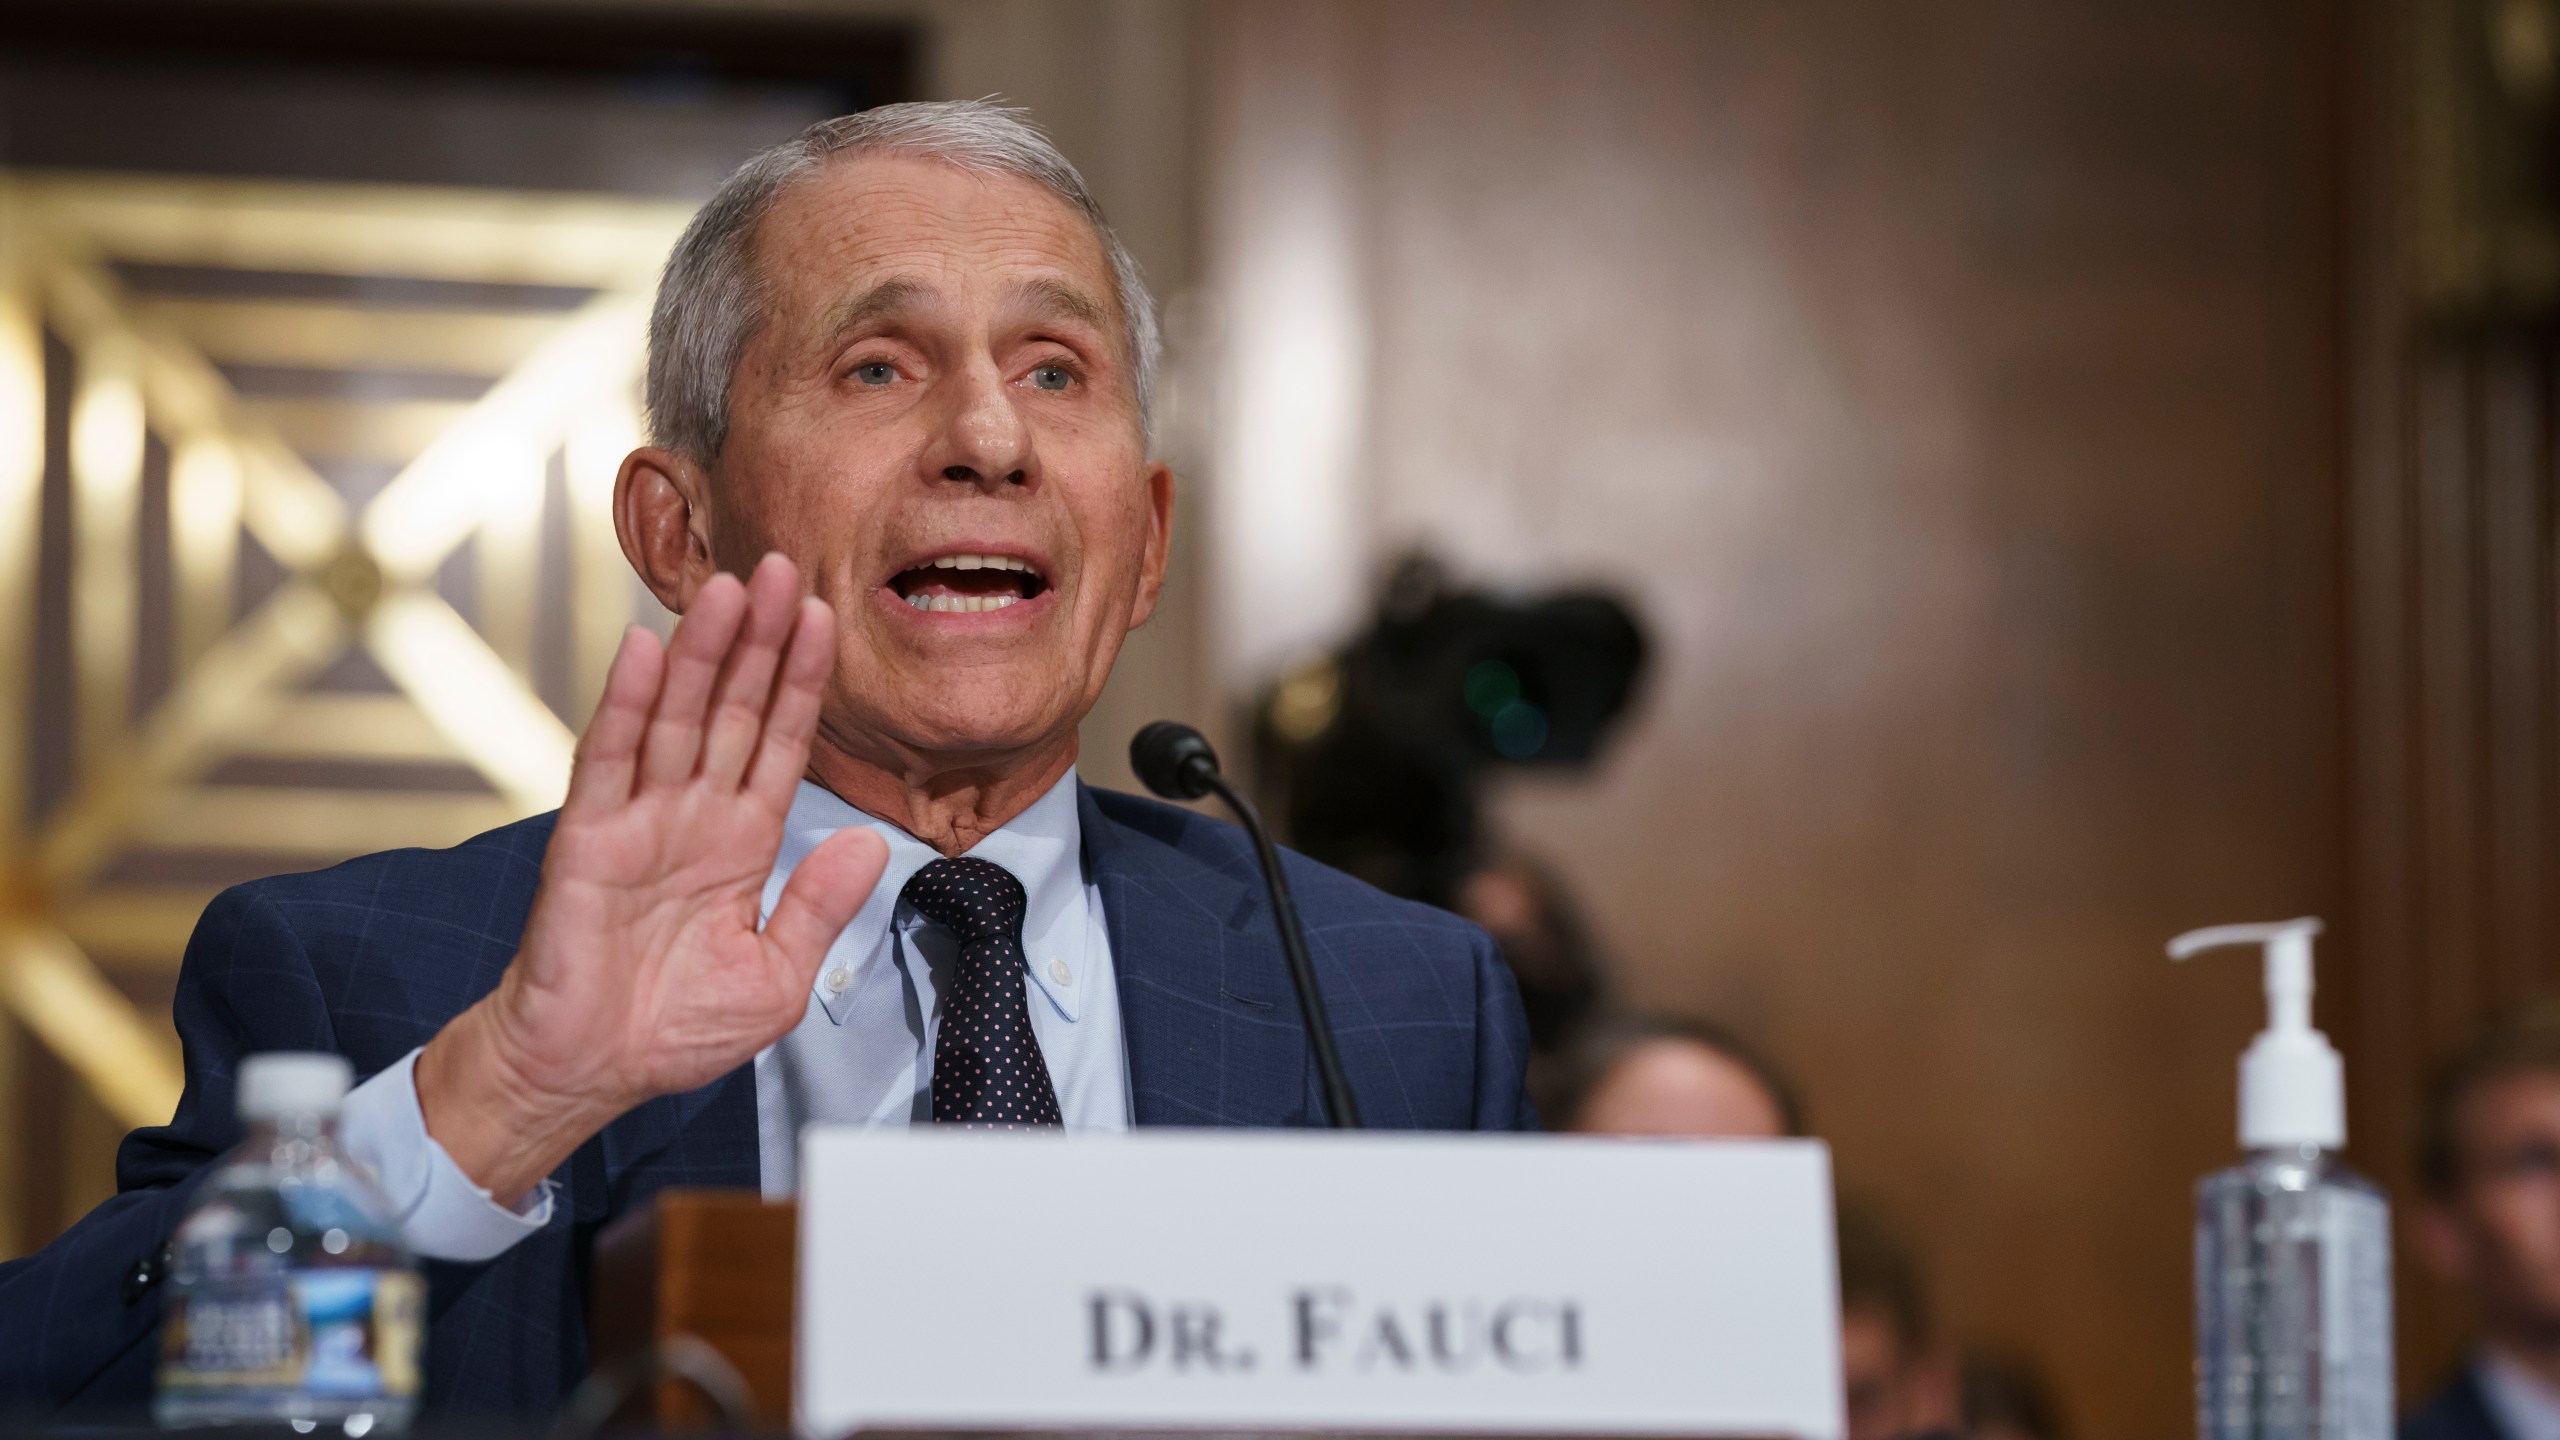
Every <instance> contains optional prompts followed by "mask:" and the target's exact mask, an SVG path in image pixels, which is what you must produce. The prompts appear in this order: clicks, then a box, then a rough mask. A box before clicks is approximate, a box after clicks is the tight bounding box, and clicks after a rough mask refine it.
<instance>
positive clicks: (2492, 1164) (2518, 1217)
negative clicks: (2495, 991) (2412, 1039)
mask: <svg viewBox="0 0 2560 1440" xmlns="http://www.w3.org/2000/svg"><path fill="white" fill-rule="evenodd" d="M2418 1167H2419V1179H2420V1181H2421V1183H2422V1184H2423V1185H2424V1187H2425V1198H2424V1200H2423V1201H2422V1202H2421V1203H2420V1205H2419V1206H2418V1208H2417V1210H2416V1212H2415V1214H2414V1216H2413V1220H2414V1224H2413V1226H2412V1238H2413V1239H2414V1240H2415V1241H2416V1244H2417V1249H2418V1253H2419V1255H2420V1256H2421V1257H2422V1258H2423V1259H2424V1260H2425V1261H2426V1262H2427V1264H2428V1265H2429V1267H2430V1268H2432V1269H2433V1270H2435V1271H2436V1272H2437V1273H2438V1274H2439V1275H2441V1276H2442V1277H2444V1278H2445V1279H2446V1280H2447V1281H2449V1282H2451V1283H2452V1284H2454V1285H2455V1286H2457V1287H2459V1288H2460V1289H2461V1290H2462V1291H2463V1292H2464V1293H2465V1294H2467V1295H2468V1296H2469V1297H2470V1300H2471V1303H2472V1306H2473V1308H2474V1311H2475V1313H2476V1316H2477V1323H2478V1326H2479V1342H2478V1344H2477V1345H2476V1347H2475V1348H2474V1349H2473V1351H2472V1353H2471V1356H2470V1358H2469V1360H2468V1361H2467V1362H2466V1363H2465V1364H2464V1365H2463V1367H2462V1369H2461V1370H2460V1371H2459V1372H2458V1373H2457V1374H2455V1376H2454V1377H2453V1378H2452V1380H2451V1381H2450V1382H2448V1383H2447V1384H2446V1385H2445V1386H2444V1388H2443V1389H2441V1390H2440V1391H2438V1392H2437V1393H2436V1394H2435V1395H2434V1396H2433V1397H2432V1398H2430V1399H2429V1400H2427V1401H2426V1402H2425V1403H2424V1404H2422V1405H2420V1406H2419V1407H2418V1408H2417V1409H2416V1410H2415V1411H2413V1412H2412V1413H2411V1414H2410V1415H2409V1417H2408V1419H2406V1420H2405V1421H2403V1422H2402V1424H2401V1428H2400V1434H2401V1437H2402V1440H2560V1010H2554V1009H2552V1008H2549V1007H2542V1008H2537V1009H2535V1010H2533V1011H2530V1012H2528V1013H2526V1014H2524V1015H2522V1016H2519V1017H2517V1018H2516V1019H2514V1020H2511V1021H2508V1022H2506V1023H2504V1024H2501V1025H2499V1026H2496V1027H2494V1028H2492V1029H2490V1030H2488V1031H2486V1032H2484V1033H2482V1034H2481V1035H2479V1036H2478V1037H2476V1038H2475V1039H2474V1040H2473V1041H2472V1042H2471V1043H2470V1044H2469V1045H2468V1046H2466V1047H2465V1048H2464V1049H2462V1050H2461V1051H2460V1052H2459V1053H2457V1054H2456V1055H2455V1056H2454V1057H2453V1058H2452V1060H2451V1061H2450V1062H2449V1063H2448V1064H2447V1065H2446V1066H2445V1068H2444V1069H2443V1071H2442V1072H2441V1073H2440V1074H2439V1075H2438V1076H2437V1077H2436V1080H2435V1083H2434V1084H2433V1086H2432V1087H2431V1088H2430V1090H2429V1093H2428V1095H2427V1099H2426V1104H2425V1107H2424V1109H2423V1110H2422V1112H2421V1114H2420V1118H2419V1154H2418Z"/></svg>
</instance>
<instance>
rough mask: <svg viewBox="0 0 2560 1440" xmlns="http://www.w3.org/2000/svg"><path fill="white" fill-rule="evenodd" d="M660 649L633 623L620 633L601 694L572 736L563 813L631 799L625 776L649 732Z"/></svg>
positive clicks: (663, 665) (661, 660)
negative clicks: (573, 752) (574, 746)
mask: <svg viewBox="0 0 2560 1440" xmlns="http://www.w3.org/2000/svg"><path fill="white" fill-rule="evenodd" d="M665 668H666V651H665V649H664V648H663V647H661V646H660V645H659V644H658V637H657V636H655V635H652V634H650V633H649V632H648V631H646V630H643V629H641V628H640V627H639V626H637V625H634V626H631V627H630V628H628V629H626V630H624V631H623V632H622V643H621V644H620V645H618V646H616V647H615V648H614V652H613V663H612V664H611V665H609V666H607V667H606V669H605V672H604V695H603V696H602V697H601V698H599V699H598V700H597V701H596V713H595V714H594V716H592V717H591V718H589V719H588V721H587V733H586V734H584V735H581V736H579V737H578V754H577V758H576V759H575V760H574V761H572V762H571V763H570V766H569V798H568V799H566V800H564V801H562V802H561V806H560V808H561V809H563V810H588V809H595V808H601V807H604V806H610V805H618V804H620V803H622V802H623V801H625V800H627V799H629V798H631V772H632V769H633V767H634V766H635V765H637V764H638V763H639V759H640V737H641V735H642V734H644V733H645V732H646V731H647V730H648V728H649V701H650V700H651V699H652V698H654V697H655V696H656V695H657V693H658V678H659V676H660V674H661V673H662V672H663V671H664V670H665Z"/></svg>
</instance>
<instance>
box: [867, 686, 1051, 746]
mask: <svg viewBox="0 0 2560 1440" xmlns="http://www.w3.org/2000/svg"><path fill="white" fill-rule="evenodd" d="M866 699H867V700H868V701H869V703H868V705H867V706H866V707H865V708H866V709H867V710H868V711H869V712H870V713H869V714H868V715H864V716H861V717H858V718H857V719H856V721H855V724H854V729H855V731H856V732H857V733H856V734H855V735H854V736H849V737H847V738H849V739H855V740H857V741H859V740H860V739H862V738H865V737H866V736H867V737H868V738H873V739H876V740H877V741H880V742H885V744H884V746H883V748H885V749H887V750H890V751H894V752H899V753H902V754H904V755H906V756H909V757H940V758H942V759H944V760H947V761H948V762H949V763H950V764H952V765H954V766H970V765H1011V764H1015V763H1028V764H1037V763H1038V761H1039V759H1040V757H1042V756H1044V755H1047V754H1050V753H1054V752H1055V751H1056V750H1057V749H1058V748H1059V746H1060V745H1061V744H1063V745H1065V746H1066V747H1067V748H1068V749H1069V750H1070V751H1072V749H1073V747H1074V745H1075V738H1076V722H1077V721H1078V720H1079V719H1080V718H1082V717H1081V716H1079V715H1076V714H1074V713H1072V712H1070V711H1067V710H1066V709H1065V708H1064V707H1060V706H1057V705H1052V704H1044V703H1039V702H1037V701H1032V700H1028V699H1026V697H1025V696H1024V695H1023V694H1022V692H1021V690H1020V689H1018V688H1014V687H1008V686H1004V685H985V684H962V685H957V686H953V687H951V688H950V689H948V690H940V691H932V690H929V691H928V693H925V694H915V695H910V696H908V697H906V699H907V703H904V704H901V703H900V697H898V696H896V695H894V694H892V695H886V696H883V695H879V694H877V693H875V694H873V695H871V696H868V697H866Z"/></svg>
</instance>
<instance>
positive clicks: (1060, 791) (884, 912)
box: [764, 766, 1089, 1020]
mask: <svg viewBox="0 0 2560 1440" xmlns="http://www.w3.org/2000/svg"><path fill="white" fill-rule="evenodd" d="M848 825H860V826H862V827H863V828H864V829H867V830H870V831H871V832H872V833H874V834H876V835H878V836H879V837H880V838H881V839H883V840H886V841H888V842H889V864H888V868H886V869H885V870H883V871H881V872H880V883H879V885H878V886H877V887H876V888H874V889H873V890H872V892H871V895H870V898H868V899H866V900H864V901H863V902H862V908H861V909H860V910H858V911H856V912H855V913H854V917H853V920H852V923H850V924H848V925H846V926H845V928H844V930H843V931H842V932H841V933H840V934H838V935H837V937H836V941H835V944H834V945H833V946H831V947H829V950H828V956H827V962H826V964H825V965H824V966H821V967H820V969H819V972H818V973H819V982H818V984H819V988H818V990H817V991H816V994H817V997H818V999H819V1001H820V1003H821V1004H827V1003H829V1002H836V1003H841V998H840V997H845V996H851V995H854V994H856V993H858V992H859V991H860V990H861V988H862V986H863V985H864V984H865V982H866V981H867V980H868V978H869V976H868V973H867V972H868V971H869V970H870V968H871V967H872V966H873V965H875V964H878V963H881V962H882V959H883V957H885V956H886V954H887V952H888V946H887V945H886V944H885V943H883V942H885V941H886V940H887V939H888V936H889V931H890V929H891V927H892V926H895V927H897V928H899V929H908V928H912V927H913V926H914V925H917V924H920V923H922V917H921V916H918V915H917V914H916V913H915V912H914V910H913V909H912V908H911V907H909V906H906V905H905V904H903V903H902V902H901V901H900V899H899V896H900V894H901V893H902V892H903V891H905V889H906V888H907V882H908V881H910V880H912V879H914V878H915V875H916V872H917V871H919V870H922V869H923V868H924V867H925V866H926V865H928V864H930V863H932V862H933V861H934V860H936V859H939V858H940V855H939V853H938V852H937V851H935V850H934V848H933V847H932V846H930V845H927V844H925V843H924V842H923V841H921V840H918V839H917V838H916V837H915V836H913V835H910V834H908V833H907V832H906V831H905V830H904V829H902V828H900V827H899V826H896V825H893V824H891V823H890V822H888V821H886V820H883V819H881V818H880V817H878V816H876V815H871V814H868V813H865V812H864V811H861V810H857V809H855V808H854V807H853V806H851V805H849V804H847V803H845V801H844V800H843V798H842V797H840V796H838V795H836V794H835V793H834V792H833V791H830V790H828V789H826V788H825V787H823V786H820V785H817V784H814V783H812V782H810V781H807V780H803V781H801V782H800V788H799V790H798V791H797V792H795V793H794V794H793V795H792V797H791V813H790V814H789V815H788V816H787V817H785V818H784V820H783V827H782V848H781V849H780V851H778V852H777V853H776V854H775V855H774V862H773V875H772V878H771V879H769V880H767V881H766V882H765V887H764V912H765V914H767V915H771V914H772V913H773V903H774V901H775V900H776V899H777V898H779V897H780V896H781V894H782V887H783V885H784V883H785V882H787V881H788V880H789V879H790V878H791V872H792V871H793V870H795V869H797V868H799V865H800V862H801V861H802V860H804V859H806V858H808V854H809V852H810V851H812V850H815V849H816V848H818V844H819V842H820V841H822V840H824V839H826V838H827V837H828V836H830V835H833V834H834V833H836V832H837V831H839V830H841V829H843V828H845V827H846V826H848ZM968 853H969V854H970V855H972V856H975V857H976V858H978V859H981V860H986V861H989V862H991V863H993V864H997V865H1001V866H1003V867H1004V868H1005V869H1007V870H1009V871H1011V872H1012V873H1013V877H1014V878H1015V879H1017V880H1020V881H1021V882H1022V889H1023V902H1024V903H1023V916H1022V948H1023V952H1024V955H1025V957H1026V958H1027V959H1028V960H1029V962H1030V966H1029V968H1030V976H1031V983H1032V985H1033V986H1034V987H1035V988H1036V989H1037V990H1038V991H1039V992H1040V993H1041V994H1042V995H1045V996H1046V997H1048V1000H1049V1003H1050V1004H1052V1005H1054V1006H1056V1007H1057V1009H1058V1012H1059V1013H1060V1014H1061V1015H1063V1016H1065V1017H1066V1018H1067V1019H1069V1020H1073V1019H1075V1018H1076V1014H1077V1011H1078V1010H1079V1008H1080V1006H1079V1005H1078V1003H1077V997H1078V995H1079V994H1080V993H1081V992H1082V990H1083V988H1084V985H1085V971H1086V970H1087V969H1088V968H1089V967H1088V965H1087V964H1086V959H1087V957H1086V955H1085V936H1086V926H1087V916H1086V913H1085V894H1084V858H1083V856H1084V817H1083V815H1082V813H1081V812H1080V809H1079V807H1078V805H1077V803H1076V772H1075V769H1074V767H1072V766H1070V767H1069V768H1068V770H1067V773H1066V774H1064V775H1061V776H1059V777H1058V781H1057V783H1056V784H1054V785H1051V786H1050V787H1049V788H1048V790H1047V791H1045V792H1043V793H1042V795H1041V796H1040V798H1039V799H1037V800H1034V801H1032V802H1031V804H1030V806H1029V807H1028V808H1026V809H1024V810H1023V812H1022V813H1021V814H1019V815H1016V816H1014V817H1013V818H1012V819H1011V820H1008V821H1006V822H1005V823H1004V824H1003V825H1001V826H998V827H997V828H996V829H995V830H994V831H993V832H991V833H989V834H988V835H986V836H984V837H982V838H981V839H980V840H979V841H978V843H977V844H975V845H973V846H971V847H969V850H968ZM837 968H843V969H847V970H849V971H850V972H851V977H850V983H849V984H848V985H846V986H845V987H844V988H843V989H842V990H841V991H838V992H830V991H829V990H828V989H827V988H826V986H825V977H826V974H827V972H828V971H829V970H831V969H837Z"/></svg>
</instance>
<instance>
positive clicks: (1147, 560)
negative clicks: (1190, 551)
mask: <svg viewBox="0 0 2560 1440" xmlns="http://www.w3.org/2000/svg"><path fill="white" fill-rule="evenodd" d="M1147 525H1148V529H1147V550H1146V554H1145V556H1144V557H1143V558H1142V559H1141V560H1140V562H1139V568H1138V596H1137V600H1136V603H1134V604H1132V605H1131V606H1130V607H1129V628H1130V629H1132V630H1135V629H1137V628H1138V627H1139V626H1141V625H1144V624H1146V623H1147V621H1148V620H1149V619H1150V618H1151V617H1153V616H1154V614H1155V613H1156V601H1157V600H1158V599H1159V598H1161V597H1162V596H1163V594H1164V572H1165V566H1167V565H1168V564H1170V563H1172V560H1173V467H1172V466H1170V465H1167V464H1166V463H1164V462H1163V461H1161V460H1151V461H1149V462H1147Z"/></svg>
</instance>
